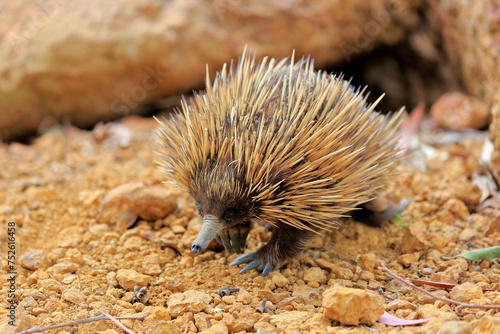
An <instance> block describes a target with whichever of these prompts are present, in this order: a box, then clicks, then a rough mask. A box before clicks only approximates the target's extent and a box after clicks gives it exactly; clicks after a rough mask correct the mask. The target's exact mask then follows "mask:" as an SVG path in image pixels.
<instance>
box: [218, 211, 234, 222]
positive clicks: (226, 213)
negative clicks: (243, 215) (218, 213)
mask: <svg viewBox="0 0 500 334" xmlns="http://www.w3.org/2000/svg"><path fill="white" fill-rule="evenodd" d="M236 215H237V212H236V210H235V209H226V211H224V214H223V215H222V219H224V220H225V221H226V223H231V222H232V221H233V220H234V219H235V218H236Z"/></svg>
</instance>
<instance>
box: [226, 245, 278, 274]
mask: <svg viewBox="0 0 500 334" xmlns="http://www.w3.org/2000/svg"><path fill="white" fill-rule="evenodd" d="M264 249H265V246H264V247H263V248H261V249H260V250H258V251H256V252H251V253H248V254H244V255H241V256H238V257H237V258H236V259H235V260H234V261H233V262H231V264H230V265H231V266H237V265H239V264H243V263H248V264H247V265H246V266H245V267H243V269H241V270H240V274H243V273H245V272H247V271H250V270H252V269H257V270H258V271H261V272H262V276H267V274H269V272H270V271H272V270H275V269H279V267H280V266H281V265H280V263H273V261H271V262H268V260H266V256H265V254H262V253H263V251H264ZM264 252H265V251H264Z"/></svg>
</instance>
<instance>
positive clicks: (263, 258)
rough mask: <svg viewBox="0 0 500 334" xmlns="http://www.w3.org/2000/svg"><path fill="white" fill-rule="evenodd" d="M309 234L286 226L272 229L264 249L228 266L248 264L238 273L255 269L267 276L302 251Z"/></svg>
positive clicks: (238, 258)
mask: <svg viewBox="0 0 500 334" xmlns="http://www.w3.org/2000/svg"><path fill="white" fill-rule="evenodd" d="M311 233H312V232H308V231H304V230H299V229H297V228H295V227H293V226H290V225H286V224H282V225H280V226H279V227H273V234H272V235H271V239H270V240H269V242H268V243H267V244H266V245H265V246H264V247H262V248H261V249H259V250H258V251H256V252H252V253H248V254H244V255H241V256H239V257H237V258H236V259H235V260H234V261H233V262H231V263H230V265H231V266H237V265H239V264H243V263H248V264H247V265H246V266H245V267H244V268H243V269H241V270H240V273H244V272H247V271H249V270H252V269H256V270H258V271H260V272H262V276H267V274H269V272H271V271H272V270H275V269H279V268H280V267H281V266H282V265H283V264H284V263H285V262H286V261H287V260H289V259H291V258H293V257H295V256H296V255H297V254H298V253H299V252H300V251H302V250H303V249H304V244H305V242H306V240H307V239H308V238H309V237H310V236H311Z"/></svg>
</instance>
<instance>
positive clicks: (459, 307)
mask: <svg viewBox="0 0 500 334" xmlns="http://www.w3.org/2000/svg"><path fill="white" fill-rule="evenodd" d="M379 264H380V267H379V269H380V270H382V271H383V272H385V273H387V274H389V275H391V276H392V277H394V278H395V279H397V280H398V281H400V282H401V283H404V284H406V285H408V286H409V287H411V288H413V289H415V290H417V291H420V292H422V293H423V294H426V295H428V296H431V297H432V298H434V299H436V300H441V301H443V302H447V303H450V304H454V305H457V307H456V308H455V312H460V311H461V310H462V309H464V308H482V309H488V310H489V309H494V310H500V305H491V304H467V303H462V302H459V301H456V300H453V299H449V298H444V297H439V296H437V295H435V294H433V293H432V292H429V291H427V290H425V289H424V288H421V287H419V286H417V285H415V284H413V283H412V282H410V281H409V280H407V279H405V278H404V277H402V276H399V275H398V274H396V273H395V272H393V271H392V270H390V269H389V268H387V266H386V264H385V263H384V262H383V261H380V262H379Z"/></svg>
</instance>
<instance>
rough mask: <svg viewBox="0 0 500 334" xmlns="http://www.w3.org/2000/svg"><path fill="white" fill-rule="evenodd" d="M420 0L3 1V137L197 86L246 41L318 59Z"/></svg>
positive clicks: (412, 11) (367, 46)
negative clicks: (293, 51) (208, 73)
mask: <svg viewBox="0 0 500 334" xmlns="http://www.w3.org/2000/svg"><path fill="white" fill-rule="evenodd" d="M419 3H420V1H411V2H407V1H385V0H370V1H362V0H355V1H349V2H332V1H328V0H322V1H317V2H315V3H314V5H312V4H310V2H308V1H305V0H296V1H279V2H261V1H256V0H253V1H240V0H216V1H209V0H203V1H198V0H169V1H160V0H137V1H133V2H131V1H126V0H118V1H106V2H102V1H98V0H89V1H85V2H82V1H75V0H48V1H44V2H34V1H31V0H19V1H15V2H12V1H11V2H4V3H3V4H2V5H0V6H1V7H0V17H1V20H0V36H3V40H2V41H1V42H2V47H1V48H0V110H1V117H0V139H9V138H15V137H17V136H20V135H23V134H26V133H28V132H30V131H35V130H37V129H39V128H40V126H42V127H43V126H44V125H45V126H47V125H49V124H51V123H53V122H57V121H61V120H65V121H71V122H72V123H74V124H76V125H78V126H84V127H85V126H91V125H93V124H95V123H96V122H98V121H100V120H103V119H113V118H117V117H120V116H123V115H126V114H129V113H139V112H141V106H143V105H144V104H145V103H148V102H151V101H153V100H154V99H156V98H158V97H160V96H166V95H169V94H176V93H179V92H186V91H189V90H190V89H192V88H194V87H200V85H201V84H202V83H203V78H204V75H205V69H206V67H205V64H208V65H209V67H210V70H211V71H215V70H217V69H219V67H220V66H221V65H222V64H223V63H225V62H228V61H230V60H231V59H232V58H237V57H238V56H239V55H240V54H241V51H242V50H243V48H244V46H245V45H248V46H249V47H251V48H252V49H253V50H255V51H256V52H257V53H258V54H259V55H269V56H273V57H283V56H288V55H290V53H291V51H292V50H293V49H295V50H296V57H300V56H302V55H305V54H311V56H312V57H314V58H315V60H316V64H317V65H319V66H322V65H325V64H327V63H333V62H342V61H345V60H347V61H350V60H352V59H353V58H354V57H356V56H358V55H360V54H363V53H365V52H367V51H369V50H371V49H373V48H374V47H375V46H376V45H379V44H393V43H396V42H398V41H399V40H401V39H402V38H403V37H404V35H405V31H406V30H407V29H409V28H411V27H412V26H414V25H415V24H416V23H417V22H418V17H417V13H416V7H417V5H418V4H419Z"/></svg>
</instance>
